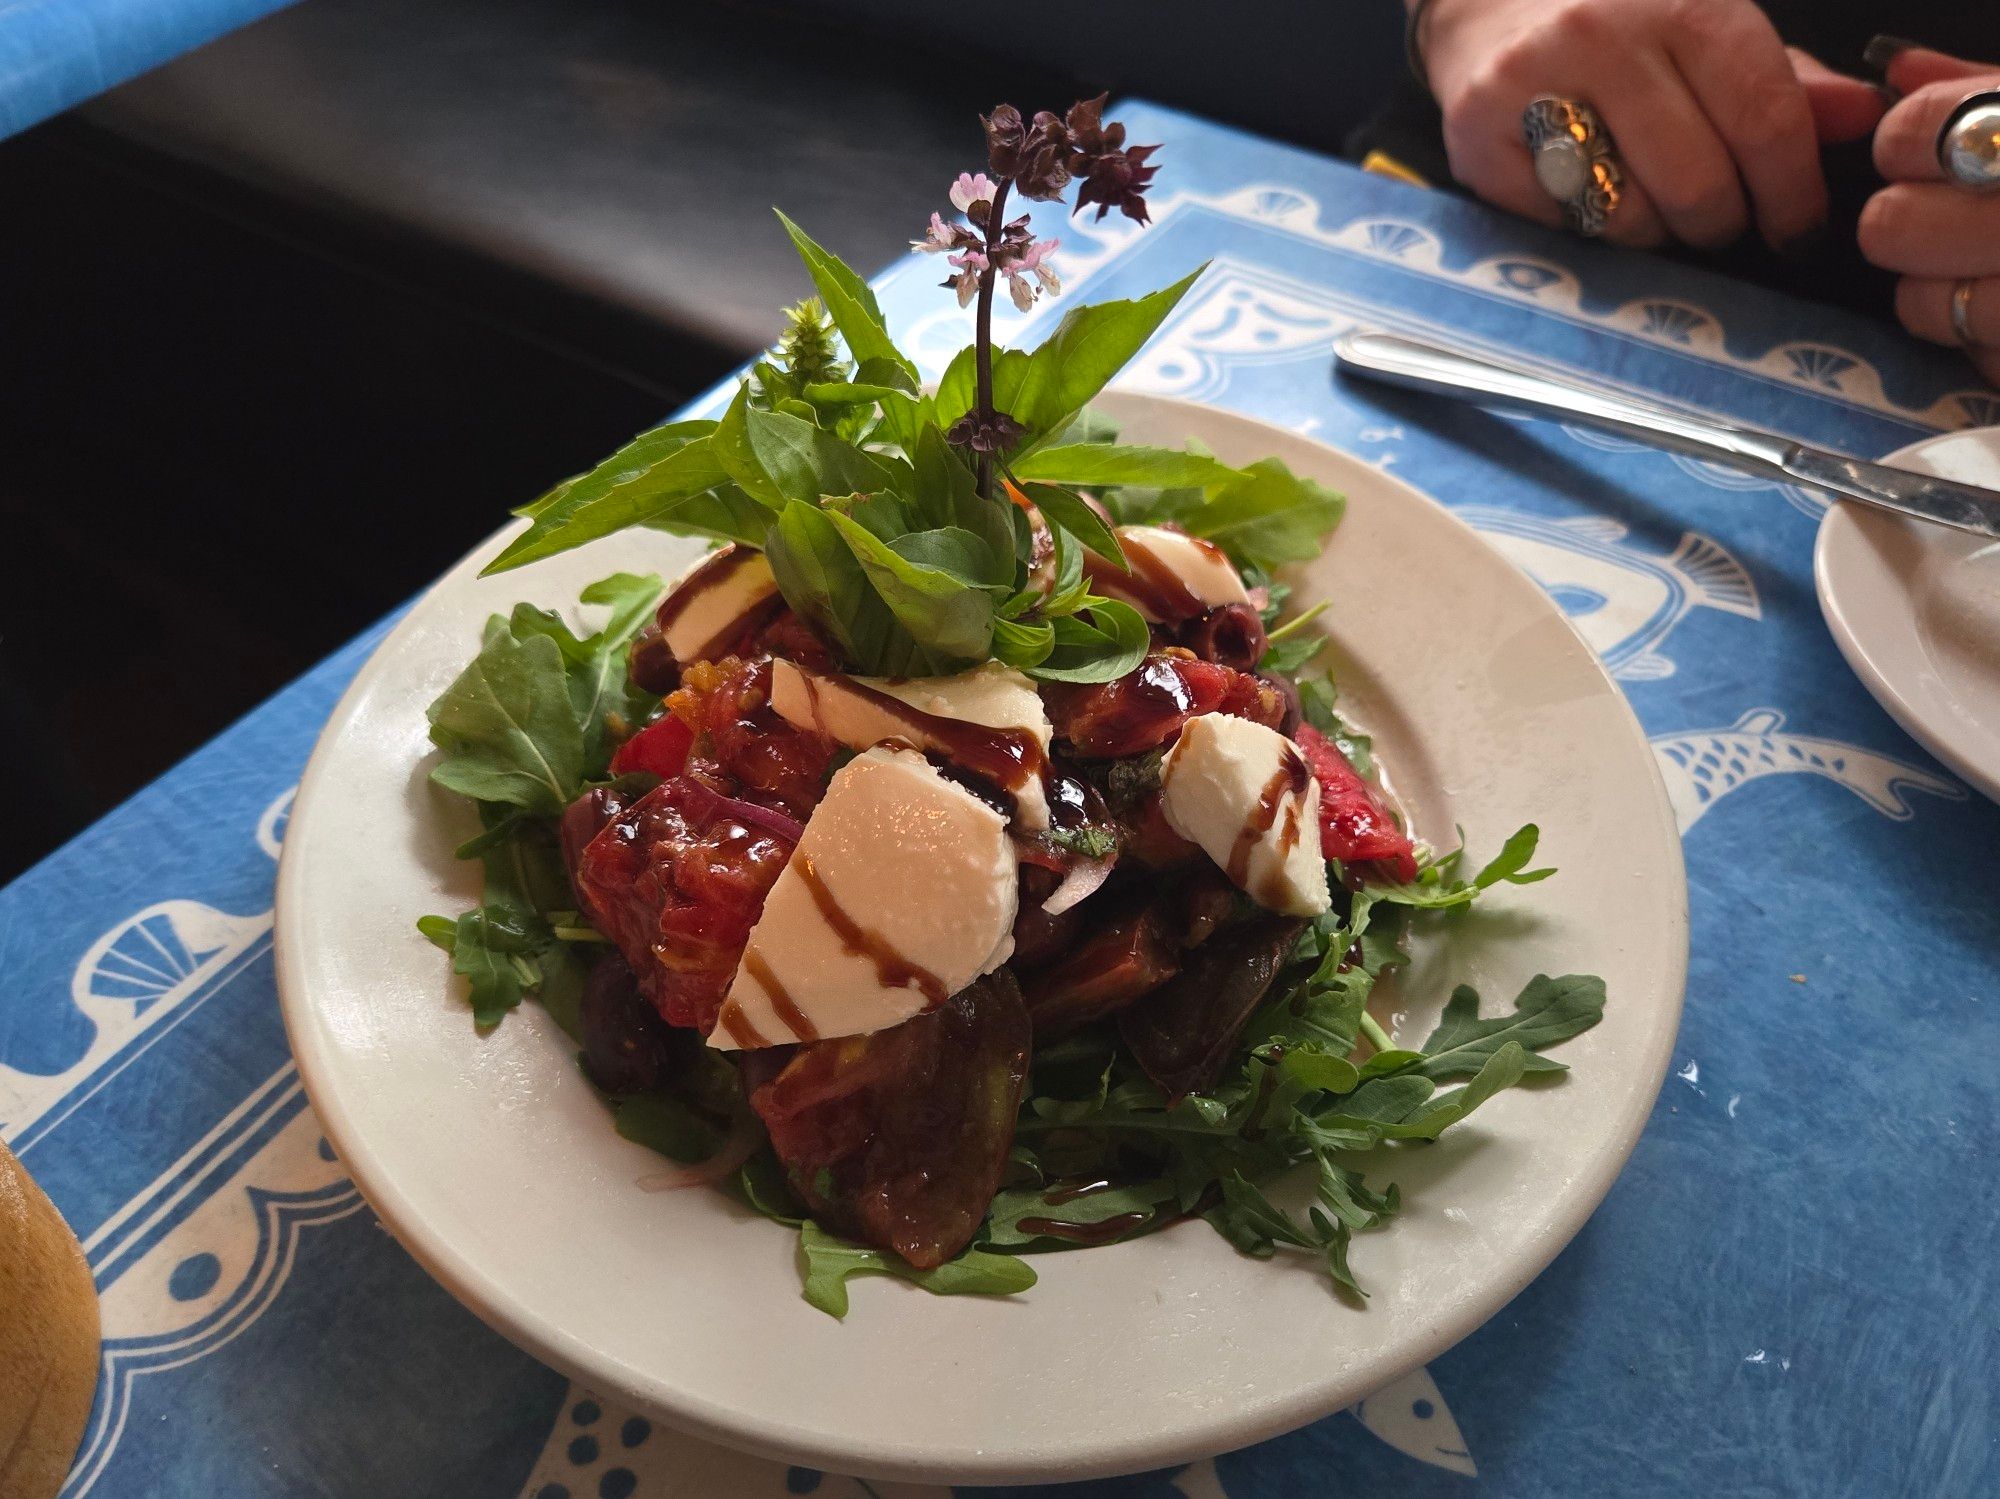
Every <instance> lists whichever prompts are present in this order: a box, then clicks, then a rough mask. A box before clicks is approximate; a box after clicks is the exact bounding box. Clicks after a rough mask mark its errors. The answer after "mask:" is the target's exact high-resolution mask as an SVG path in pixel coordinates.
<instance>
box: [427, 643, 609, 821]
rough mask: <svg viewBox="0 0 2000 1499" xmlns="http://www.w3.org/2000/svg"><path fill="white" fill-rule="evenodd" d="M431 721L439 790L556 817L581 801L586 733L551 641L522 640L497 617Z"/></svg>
mask: <svg viewBox="0 0 2000 1499" xmlns="http://www.w3.org/2000/svg"><path fill="white" fill-rule="evenodd" d="M494 626H498V628H497V629H496V628H494ZM429 718H430V724H431V741H432V742H433V743H434V744H436V745H437V746H438V748H439V749H441V750H443V751H444V754H443V756H442V758H441V759H439V761H438V763H437V764H436V766H434V767H433V768H432V770H431V779H432V780H433V781H435V782H437V783H438V784H439V785H440V786H443V787H445V788H446V789H448V790H451V791H456V792H458V793H459V794H461V795H463V796H470V797H473V798H475V799H477V800H479V801H488V802H507V803H510V804H511V805H513V806H517V807H525V808H526V809H527V810H528V811H530V812H536V813H540V814H543V815H545V816H550V817H553V816H555V815H556V814H557V813H559V812H561V811H562V809H563V808H564V807H565V806H567V805H568V804H569V803H570V801H571V800H572V799H573V798H574V797H575V796H576V793H577V789H578V787H579V786H580V784H581V783H582V780H583V771H584V741H583V730H582V728H581V726H580V725H579V724H578V722H577V718H576V709H575V706H574V703H573V700H572V699H571V697H570V688H569V680H568V676H567V674H566V672H565V671H564V669H563V655H562V651H561V649H560V648H559V647H558V646H557V645H556V643H555V641H554V640H552V639H550V638H549V637H548V636H547V635H543V634H530V635H529V636H528V637H527V638H526V639H519V638H517V637H516V636H515V635H514V634H513V632H512V631H511V630H510V629H508V628H507V622H506V621H505V620H503V619H500V618H499V617H498V616H496V617H495V619H494V620H493V622H492V624H489V626H488V628H487V636H486V642H485V644H484V645H482V646H481V647H480V651H479V654H478V655H477V656H475V657H474V658H473V660H472V663H471V665H469V666H467V667H466V668H465V670H464V671H462V672H460V673H459V675H458V677H457V679H456V680H454V681H453V682H452V684H451V685H450V686H449V687H447V688H446V689H445V690H444V692H443V693H442V694H441V695H440V696H439V697H438V699H437V701H436V702H434V703H432V704H431V706H430V710H429Z"/></svg>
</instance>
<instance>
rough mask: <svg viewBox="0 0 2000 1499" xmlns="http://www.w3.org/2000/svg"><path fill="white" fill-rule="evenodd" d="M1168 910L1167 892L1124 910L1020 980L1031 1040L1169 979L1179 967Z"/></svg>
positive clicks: (1084, 1021)
mask: <svg viewBox="0 0 2000 1499" xmlns="http://www.w3.org/2000/svg"><path fill="white" fill-rule="evenodd" d="M1172 909H1173V904H1172V896H1171V893H1169V894H1167V895H1164V896H1159V897H1156V898H1155V899H1153V900H1150V901H1149V902H1148V903H1147V904H1144V905H1138V906H1133V905H1127V906H1126V907H1125V908H1124V909H1123V910H1122V911H1119V912H1117V913H1116V914H1114V915H1111V916H1110V917H1109V919H1108V921H1107V922H1106V924H1105V925H1103V926H1101V927H1099V928H1098V929H1097V930H1096V931H1095V932H1093V933H1092V935H1091V936H1090V937H1089V938H1087V939H1086V940H1085V941H1084V942H1083V943H1082V945H1081V946H1078V947H1076V948H1073V949H1071V951H1070V952H1069V953H1068V955H1067V956H1065V957H1064V958H1062V959H1061V960H1060V961H1059V962H1056V963H1052V964H1050V965H1049V966H1048V967H1046V968H1044V969H1042V970H1040V971H1039V972H1036V973H1031V974H1027V975H1025V976H1024V978H1023V985H1024V988H1025V989H1026V992H1027V996H1028V1015H1029V1018H1030V1019H1032V1020H1033V1021H1034V1024H1035V1036H1036V1039H1037V1040H1044V1041H1045V1040H1047V1039H1048V1038H1049V1037H1050V1036H1059V1035H1061V1034H1062V1033H1063V1032H1064V1031H1069V1030H1074V1029H1076V1027H1078V1026H1080V1025H1086V1024H1088V1023H1089V1022H1091V1021H1093V1020H1097V1019H1101V1018H1102V1017H1104V1016H1106V1015H1109V1014H1111V1013H1112V1012H1113V1011H1115V1010H1120V1009H1123V1008H1124V1007H1125V1006H1126V1005H1129V1004H1131V1003H1132V1001H1133V1000H1135V999H1137V998H1138V997H1139V996H1140V995H1142V994H1145V993H1148V992H1149V991H1151V990H1153V989H1157V988H1158V987H1159V986H1160V985H1161V984H1163V983H1165V982H1166V981H1167V980H1168V979H1170V978H1172V977H1173V975H1174V973H1175V972H1176V971H1177V970H1178V969H1179V967H1180V944H1179V942H1178V941H1176V939H1175V936H1174V931H1173V920H1172V916H1171V913H1172Z"/></svg>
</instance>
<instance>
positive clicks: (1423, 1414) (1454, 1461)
mask: <svg viewBox="0 0 2000 1499" xmlns="http://www.w3.org/2000/svg"><path fill="white" fill-rule="evenodd" d="M1348 1410H1349V1414H1351V1415H1352V1416H1353V1417H1354V1419H1355V1420H1357V1421H1359V1422H1360V1423H1361V1424H1362V1425H1363V1426H1365V1427H1367V1428H1368V1430H1369V1431H1370V1432H1372V1433H1373V1434H1374V1435H1376V1436H1378V1437H1380V1438H1381V1439H1382V1440H1383V1441H1385V1442H1387V1443H1388V1444H1389V1445H1390V1446H1391V1447H1394V1448H1395V1449H1396V1450H1397V1451H1398V1452H1401V1453H1405V1454H1407V1455H1408V1456H1410V1457H1414V1458H1416V1459H1417V1461H1419V1462H1425V1463H1429V1464H1430V1465H1431V1466H1432V1467H1434V1468H1448V1469H1449V1470H1451V1471H1452V1472H1454V1473H1463V1474H1465V1475H1466V1476H1467V1477H1468V1478H1476V1477H1478V1476H1479V1469H1478V1468H1477V1467H1475V1466H1474V1465H1473V1461H1472V1453H1471V1452H1470V1451H1469V1450H1467V1448H1466V1445H1465V1438H1464V1437H1463V1436H1462V1435H1460V1434H1459V1430H1458V1422H1457V1421H1455V1420H1454V1419H1453V1418H1452V1414H1451V1408H1450V1407H1449V1406H1447V1405H1446V1404H1445V1403H1444V1396H1443V1395H1442V1394H1441V1393H1440V1392H1439V1390H1438V1387H1437V1381H1436V1380H1434V1379H1432V1378H1431V1371H1430V1370H1429V1369H1415V1370H1412V1371H1411V1372H1410V1373H1408V1374H1405V1375H1404V1376H1403V1377H1402V1378H1401V1379H1399V1380H1397V1381H1396V1382H1395V1383H1394V1384H1390V1385H1385V1386H1383V1387H1382V1388H1381V1389H1379V1390H1377V1391H1376V1392H1375V1393H1374V1394H1372V1395H1370V1396H1369V1397H1368V1398H1367V1399H1366V1400H1363V1401H1362V1402H1360V1403H1359V1404H1358V1405H1354V1406H1350V1407H1349V1408H1348Z"/></svg>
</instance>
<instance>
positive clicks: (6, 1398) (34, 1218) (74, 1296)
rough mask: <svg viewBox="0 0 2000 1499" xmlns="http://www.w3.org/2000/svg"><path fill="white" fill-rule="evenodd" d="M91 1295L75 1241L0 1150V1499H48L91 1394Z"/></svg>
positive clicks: (94, 1337) (79, 1432)
mask: <svg viewBox="0 0 2000 1499" xmlns="http://www.w3.org/2000/svg"><path fill="white" fill-rule="evenodd" d="M97 1344H98V1322H97V1287H96V1285H95V1284H93V1283H92V1281H91V1278H90V1266H89V1265H88V1264H87V1263H85V1261H84V1258H83V1250H82V1249H81V1248H80V1247H79V1246H78V1245H77V1242H76V1236H75V1235H74V1234H72V1233H71V1232H70V1231H69V1225H68V1224H67V1223H64V1222H63V1220H62V1215H61V1214H60V1213H58V1212H57V1211H56V1209H55V1204H54V1203H52V1202H50V1201H49V1199H48V1198H47V1197H46V1196H45V1195H44V1194H43V1192H42V1189H41V1188H40V1187H38V1186H36V1185H35V1183H34V1181H33V1180H32V1179H31V1178H30V1177H29V1175H28V1173H27V1172H26V1171H25V1170H24V1169H23V1168H22V1166H21V1163H20V1162H19V1161H17V1160H15V1159H14V1157H13V1154H12V1153H11V1152H10V1151H9V1150H8V1149H7V1147H6V1146H4V1145H0V1499H52V1496H53V1495H54V1494H55V1492H56V1490H58V1489H60V1488H61V1487H62V1482H63V1477H64V1475H65V1474H67V1473H68V1472H69V1465H70V1459H71V1458H72V1457H73V1456H74V1455H75V1453H76V1444H77V1442H78V1441H79V1440H80V1439H81V1438H82V1436H83V1424H84V1421H85V1420H86V1419H87V1418H88V1417H89V1415H90V1402H91V1397H92V1396H93V1395H94V1394H95V1393H96V1390H97Z"/></svg>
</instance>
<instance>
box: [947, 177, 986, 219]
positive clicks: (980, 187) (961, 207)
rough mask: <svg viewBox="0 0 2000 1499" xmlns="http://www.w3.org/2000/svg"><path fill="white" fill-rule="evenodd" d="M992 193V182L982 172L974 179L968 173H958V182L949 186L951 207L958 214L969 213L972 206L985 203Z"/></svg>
mask: <svg viewBox="0 0 2000 1499" xmlns="http://www.w3.org/2000/svg"><path fill="white" fill-rule="evenodd" d="M994 191H995V189H994V186H993V183H992V181H991V180H990V179H989V178H988V177H987V175H986V174H985V173H984V172H981V173H979V175H978V176H976V177H975V176H974V175H973V174H972V173H970V172H960V173H959V174H958V181H956V182H954V183H953V184H952V185H951V206H952V207H953V208H956V209H957V210H958V211H959V212H960V213H970V212H972V205H973V204H975V203H983V202H986V201H987V200H988V199H990V198H991V197H992V196H993V194H994Z"/></svg>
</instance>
